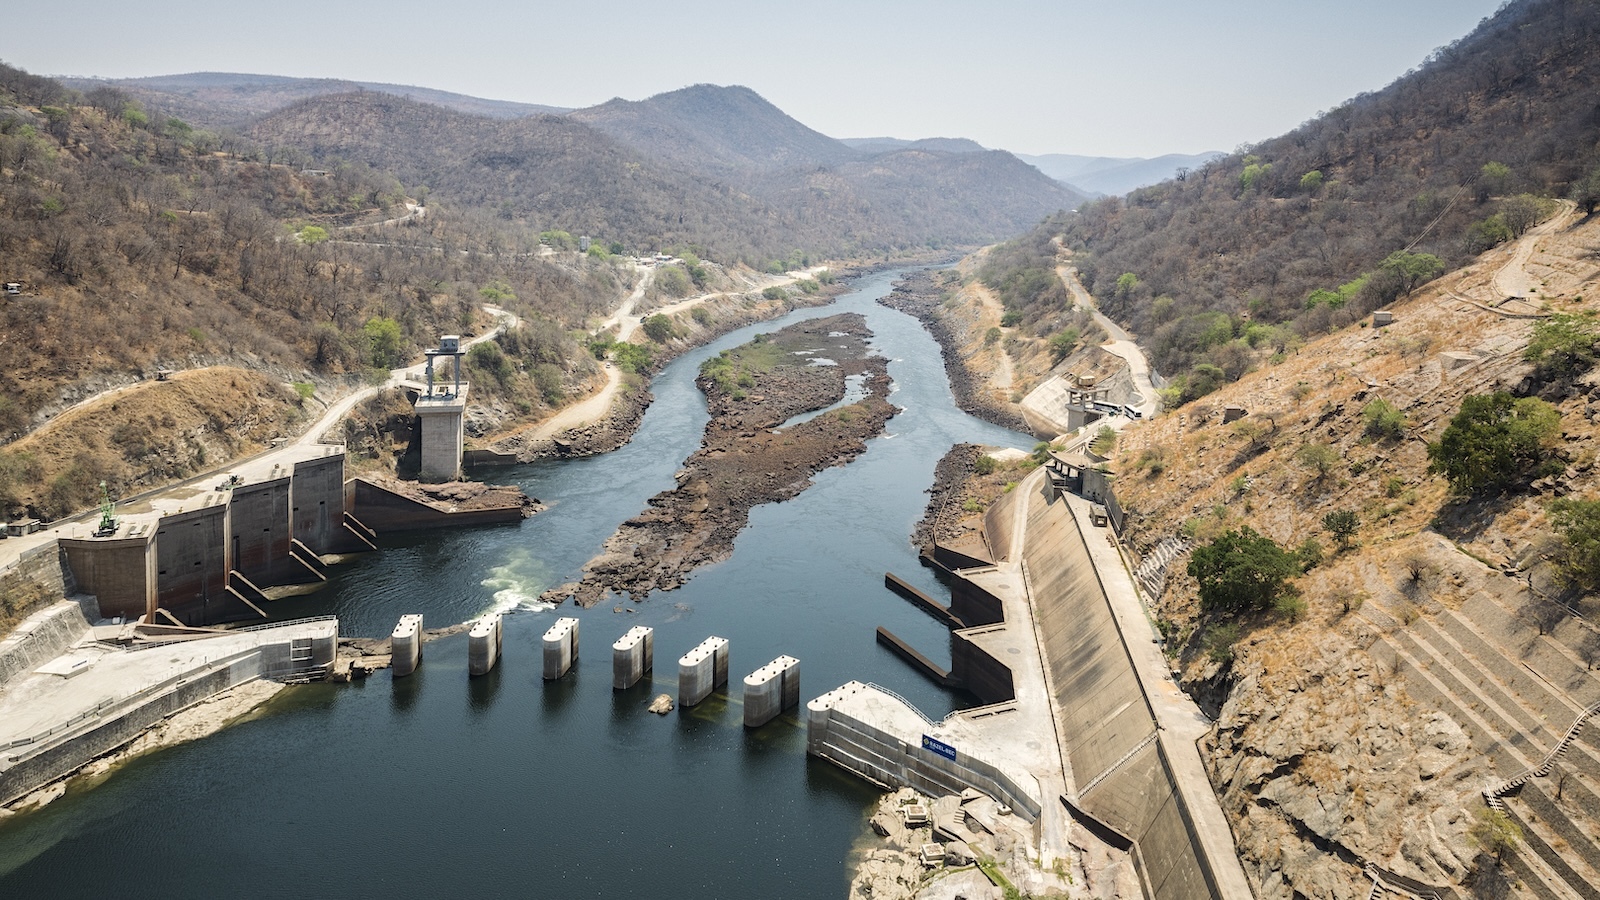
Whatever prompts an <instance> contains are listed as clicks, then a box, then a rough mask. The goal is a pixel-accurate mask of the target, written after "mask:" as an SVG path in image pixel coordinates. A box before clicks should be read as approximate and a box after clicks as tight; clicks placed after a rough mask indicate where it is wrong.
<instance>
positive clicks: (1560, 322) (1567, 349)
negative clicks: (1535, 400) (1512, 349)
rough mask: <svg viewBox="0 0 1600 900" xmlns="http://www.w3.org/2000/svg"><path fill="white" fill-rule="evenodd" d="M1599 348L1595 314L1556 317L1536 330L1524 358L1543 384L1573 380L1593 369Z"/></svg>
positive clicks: (1546, 321)
mask: <svg viewBox="0 0 1600 900" xmlns="http://www.w3.org/2000/svg"><path fill="white" fill-rule="evenodd" d="M1597 345H1600V327H1597V323H1596V321H1595V316H1594V314H1593V313H1587V312H1586V313H1581V314H1578V315H1573V314H1570V313H1557V314H1556V315H1553V316H1551V317H1549V318H1548V319H1541V320H1539V322H1538V323H1537V324H1535V325H1534V326H1533V336H1532V337H1531V338H1529V340H1528V349H1527V350H1525V351H1523V358H1524V359H1526V360H1527V361H1528V362H1530V363H1533V365H1534V368H1535V369H1537V370H1538V374H1539V375H1540V376H1541V378H1542V379H1543V380H1546V381H1549V380H1554V379H1558V378H1573V377H1576V376H1578V375H1582V374H1583V373H1584V372H1587V371H1589V369H1590V368H1592V367H1593V366H1594V363H1595V359H1596V357H1597V351H1596V349H1595V348H1596V346H1597Z"/></svg>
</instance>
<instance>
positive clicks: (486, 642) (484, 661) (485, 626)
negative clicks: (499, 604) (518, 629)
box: [467, 613, 503, 675]
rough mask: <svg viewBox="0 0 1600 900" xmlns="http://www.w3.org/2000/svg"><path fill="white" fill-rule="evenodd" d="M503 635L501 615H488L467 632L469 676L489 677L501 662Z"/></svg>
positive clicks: (473, 624)
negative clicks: (491, 671) (490, 672)
mask: <svg viewBox="0 0 1600 900" xmlns="http://www.w3.org/2000/svg"><path fill="white" fill-rule="evenodd" d="M502 634H503V632H502V631H501V628H500V614H499V613H488V614H486V615H484V616H482V617H481V618H479V619H478V620H477V621H476V622H473V623H472V630H471V631H469V632H467V674H468V675H487V674H489V671H490V670H491V669H493V668H494V666H495V663H497V662H499V661H500V647H501V640H502V637H501V636H502Z"/></svg>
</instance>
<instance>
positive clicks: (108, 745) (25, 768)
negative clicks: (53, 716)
mask: <svg viewBox="0 0 1600 900" xmlns="http://www.w3.org/2000/svg"><path fill="white" fill-rule="evenodd" d="M260 676H261V654H259V653H257V652H254V651H251V652H248V653H245V654H243V655H241V657H240V658H237V659H234V660H232V661H229V662H223V663H219V664H218V665H216V666H214V667H212V668H211V669H209V670H208V671H206V672H205V673H204V674H202V675H198V676H196V677H191V678H189V679H188V680H182V681H181V683H178V684H172V685H169V686H168V687H167V688H166V689H164V690H163V691H162V692H160V693H157V694H154V695H153V696H151V697H149V698H148V699H146V700H144V701H142V702H140V703H138V704H135V705H132V706H131V707H129V708H127V709H125V710H122V711H120V712H117V713H113V714H112V715H110V716H109V717H103V718H99V719H96V720H95V721H94V722H93V723H92V724H89V725H87V726H85V727H84V729H83V730H82V731H80V732H79V733H77V734H76V735H73V736H72V737H70V738H67V739H65V740H61V741H58V742H55V743H53V744H51V745H50V746H48V747H46V748H43V749H41V750H39V751H38V752H36V753H35V754H34V755H32V756H30V757H28V758H26V759H21V760H19V761H18V762H16V763H15V764H14V765H12V766H11V767H9V768H7V769H5V770H4V771H0V804H4V803H10V802H11V801H13V800H16V799H17V798H19V797H22V796H25V795H27V794H28V793H29V792H31V791H35V790H38V789H39V788H40V787H43V786H44V785H47V784H49V783H50V782H52V781H55V780H56V779H58V778H62V777H65V776H67V775H70V774H71V773H73V772H75V771H77V770H78V769H79V768H81V767H82V766H83V765H85V764H86V763H88V762H89V761H90V760H93V759H94V758H96V757H98V756H103V755H105V754H107V753H110V752H111V751H112V750H115V749H117V748H118V747H121V746H122V745H123V744H126V743H128V742H129V741H131V740H133V739H134V738H136V737H138V736H139V735H140V733H142V732H143V731H144V730H145V729H147V728H149V727H150V726H152V725H154V724H156V723H157V722H159V721H161V720H162V719H164V718H166V717H167V716H170V715H172V714H173V713H175V712H177V711H179V710H181V709H184V708H186V707H188V706H192V705H193V704H195V703H198V702H200V701H201V700H205V699H206V698H208V697H212V696H215V695H216V694H218V693H221V692H222V691H225V690H227V689H228V688H230V687H233V686H234V685H237V684H242V683H244V682H246V681H253V680H255V679H256V678H259V677H260ZM179 680H180V679H174V681H179Z"/></svg>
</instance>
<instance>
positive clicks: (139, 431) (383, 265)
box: [0, 65, 637, 518]
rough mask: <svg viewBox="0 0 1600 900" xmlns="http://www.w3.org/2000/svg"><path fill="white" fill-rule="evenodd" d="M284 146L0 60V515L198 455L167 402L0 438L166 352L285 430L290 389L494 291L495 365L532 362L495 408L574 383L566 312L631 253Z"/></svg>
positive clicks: (391, 354)
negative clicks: (44, 440)
mask: <svg viewBox="0 0 1600 900" xmlns="http://www.w3.org/2000/svg"><path fill="white" fill-rule="evenodd" d="M284 155H285V154H284V153H283V152H282V151H276V152H274V153H268V152H266V151H264V150H262V149H261V148H260V147H259V146H253V145H249V144H247V143H244V142H241V141H239V140H235V141H233V142H232V143H230V144H229V145H228V149H224V148H223V146H222V142H221V141H219V139H218V138H217V137H216V136H215V135H210V134H207V133H205V132H203V131H201V130H199V129H194V128H192V127H190V126H188V125H187V123H184V122H181V121H178V120H175V119H160V118H156V117H152V116H151V115H150V113H149V112H148V111H146V110H145V109H144V108H143V107H142V106H141V105H140V104H139V103H138V102H137V101H135V100H133V99H132V98H130V97H128V96H126V95H122V94H119V93H117V92H116V91H114V90H110V89H105V90H102V91H97V92H96V93H95V95H94V97H93V98H89V97H84V96H82V95H78V94H76V93H75V92H73V91H71V90H70V89H67V88H65V87H64V86H62V85H60V84H59V83H57V82H54V81H52V80H50V79H43V78H38V77H36V76H31V75H28V74H27V73H25V72H20V71H19V70H16V69H13V68H10V67H6V66H3V65H0V260H3V272H0V279H3V280H5V281H8V282H19V283H20V284H21V288H20V293H19V294H18V295H16V296H7V297H6V298H5V301H4V302H3V303H0V333H3V334H4V335H5V336H6V344H7V347H8V349H9V351H10V355H9V357H8V362H9V364H8V365H7V366H6V368H5V369H4V371H0V517H3V518H10V517H11V516H12V515H14V514H15V513H16V512H17V511H18V510H20V509H22V508H26V509H27V510H28V511H29V513H30V514H32V515H38V516H44V517H53V516H55V515H59V514H61V513H62V512H65V511H69V510H71V509H73V508H75V507H74V504H76V503H78V502H79V501H81V500H82V491H83V489H84V487H85V485H88V486H89V487H93V486H94V484H95V483H96V482H98V480H99V479H101V478H104V479H105V480H107V481H108V483H109V484H110V487H111V489H112V491H113V493H114V494H117V495H121V494H124V493H127V492H129V491H128V489H130V488H138V487H143V486H149V485H151V484H152V483H155V482H159V481H160V480H162V479H164V478H167V477H171V476H172V475H173V474H175V473H177V472H179V471H181V470H185V469H189V470H192V469H193V468H194V467H196V466H200V465H202V464H203V463H204V461H205V455H206V454H205V453H204V452H203V451H197V450H194V448H192V447H188V445H187V444H182V434H181V432H183V428H184V427H185V426H182V425H181V422H182V421H184V416H181V415H177V414H174V415H173V416H171V417H164V418H163V419H162V421H161V422H160V423H156V424H155V425H154V426H153V428H154V432H156V433H153V432H152V430H151V427H147V425H148V423H141V424H140V425H139V427H136V428H132V429H128V430H120V429H117V428H116V427H115V425H116V424H118V421H114V420H120V418H122V417H120V416H109V417H107V423H106V425H105V428H104V429H103V430H104V431H106V432H108V433H112V434H113V437H114V438H115V440H114V441H113V444H114V446H110V445H103V444H101V443H100V442H98V441H92V440H82V441H67V442H65V443H61V444H58V445H52V446H53V447H55V449H53V450H51V451H49V452H48V453H44V452H41V451H39V450H37V449H29V447H30V446H32V445H28V444H21V445H17V446H9V445H11V444H13V442H16V441H17V440H18V439H19V438H22V437H24V436H25V435H28V434H29V433H30V432H34V431H35V429H37V428H39V427H40V426H42V425H44V424H45V423H47V422H49V421H51V420H52V419H53V418H54V417H56V416H57V415H58V414H60V413H62V412H63V411H64V410H67V409H69V408H71V407H73V406H75V405H77V404H79V403H81V402H83V401H86V400H88V399H90V398H93V397H94V396H96V395H97V394H99V393H101V392H104V391H107V390H110V389H115V388H119V387H123V386H128V385H133V384H137V383H139V382H141V381H145V380H149V379H153V378H154V376H155V375H156V373H157V372H158V371H159V370H161V369H170V370H177V371H179V372H182V371H183V370H187V369H200V368H207V367H217V366H225V367H239V368H244V369H248V370H251V371H252V372H255V373H260V374H258V375H256V376H254V377H256V378H260V377H267V378H268V379H269V380H270V381H271V382H275V383H276V384H277V385H278V386H279V388H280V389H279V390H266V389H264V388H260V387H259V386H251V387H249V388H248V390H247V389H246V388H244V387H239V388H237V389H235V388H232V387H230V388H229V389H228V390H230V391H233V392H234V400H235V401H236V403H237V404H238V405H239V406H240V408H246V407H248V408H252V409H257V410H258V411H259V419H260V420H261V421H262V422H271V423H275V424H274V426H273V427H274V429H275V430H277V431H279V432H280V433H281V432H283V431H285V430H292V426H294V425H295V424H296V423H297V422H298V421H299V418H300V415H299V409H298V408H299V406H300V405H301V404H302V403H303V402H305V401H304V397H305V395H306V394H307V393H309V392H313V391H320V392H333V393H337V392H338V391H340V390H343V389H345V388H346V387H348V386H349V385H350V384H351V383H352V382H359V381H360V380H362V379H363V378H365V377H367V375H368V374H369V373H371V372H372V371H374V370H381V369H387V368H391V367H393V366H394V365H397V364H398V363H399V362H401V361H404V360H409V359H411V358H412V356H413V355H414V354H415V353H416V351H417V350H418V349H419V348H420V347H423V346H433V342H434V341H435V340H437V338H438V336H439V335H440V334H444V333H466V334H469V335H470V334H472V333H473V332H474V331H476V330H477V329H478V328H480V327H482V325H481V324H480V323H482V322H483V321H485V320H486V319H487V318H488V317H487V316H486V315H485V314H484V313H483V312H481V311H480V306H481V304H483V303H484V302H485V300H487V299H492V300H493V302H495V303H497V304H499V305H500V306H502V307H505V308H508V309H511V310H512V311H514V312H516V313H517V314H518V315H520V316H521V317H522V318H523V320H524V322H525V324H524V325H523V326H522V327H521V328H519V329H518V330H517V332H516V333H515V335H513V336H508V337H507V338H506V340H505V341H504V342H503V343H504V345H505V347H506V349H507V358H506V359H505V360H504V361H501V362H500V363H499V366H500V368H501V369H503V370H504V373H505V375H506V378H504V379H502V380H504V381H506V382H507V384H508V385H509V384H511V383H512V382H518V383H520V382H521V381H524V380H527V378H525V377H523V375H524V374H526V376H528V377H533V376H537V380H538V381H539V382H540V388H539V390H537V391H533V390H528V391H525V392H524V393H526V394H528V395H530V396H531V398H532V399H529V398H528V397H523V396H513V395H514V394H515V393H516V392H515V391H512V390H510V389H508V390H507V392H506V393H507V397H506V398H505V402H506V403H507V405H508V406H515V407H516V409H517V410H518V411H519V412H524V413H528V414H534V413H538V412H539V411H541V410H543V409H544V408H545V407H546V405H559V404H560V403H561V402H562V401H564V399H565V398H566V396H568V395H569V394H570V393H571V392H573V391H575V390H579V389H581V388H582V386H583V385H584V383H585V382H586V379H588V378H589V377H590V376H591V374H592V373H591V372H590V370H591V369H592V368H594V363H593V361H592V358H591V357H590V354H588V353H587V352H586V351H585V350H584V348H582V347H580V346H579V345H578V344H577V342H576V341H575V340H574V339H573V337H572V336H571V333H570V332H571V330H572V329H574V328H581V327H583V326H586V325H587V324H589V322H590V320H591V318H593V319H598V318H599V315H598V314H600V313H602V312H609V311H610V310H611V309H613V308H614V307H615V306H616V305H617V303H618V302H619V300H620V298H621V297H622V296H624V295H625V292H626V291H628V290H629V289H631V288H632V286H633V280H634V279H635V278H636V277H637V276H636V271H635V269H634V267H633V266H632V265H631V264H623V263H621V262H619V261H614V260H612V259H610V258H609V257H608V256H607V254H605V252H604V251H603V249H602V250H600V251H599V252H597V253H592V254H589V255H579V254H577V253H575V252H573V253H559V254H551V255H541V254H537V253H536V252H534V251H536V250H537V248H538V236H537V235H532V234H527V233H526V232H520V233H519V232H518V231H515V230H513V229H511V228H509V227H507V226H505V225H503V224H502V223H501V222H500V221H499V220H497V219H492V218H487V217H484V218H478V217H475V216H474V215H472V214H471V213H470V212H468V213H465V214H464V213H463V212H462V211H460V209H459V208H451V207H450V206H448V205H444V204H436V203H435V204H429V205H428V206H426V207H423V206H421V205H419V204H417V203H416V202H415V201H413V200H412V199H411V198H408V197H407V196H406V193H405V190H404V189H403V188H402V187H401V185H400V182H399V181H398V180H396V179H395V178H394V177H393V176H392V175H388V174H386V173H384V172H382V171H380V170H375V169H372V168H370V167H367V166H351V165H340V166H337V167H334V168H331V169H329V170H325V171H323V172H307V171H303V170H302V168H301V166H300V165H293V166H290V165H285V164H283V162H281V160H282V159H283V158H284ZM275 160H276V161H275ZM445 248H449V249H450V251H451V252H448V253H446V252H443V251H444V250H445ZM507 251H510V252H507ZM513 373H516V374H517V377H515V378H513V377H511V375H512V374H513ZM291 382H292V383H295V389H294V390H290V389H289V388H288V387H287V386H286V385H287V384H288V383H291ZM227 383H228V384H230V385H231V384H232V382H227ZM244 383H245V382H243V381H241V382H239V384H241V385H242V384H244ZM252 385H253V382H252ZM485 391H489V392H490V393H489V394H488V396H493V391H492V390H491V389H490V388H489V387H488V386H487V385H486V386H485ZM191 412H194V413H195V414H204V415H209V413H204V410H201V409H199V408H196V409H195V410H192V411H191ZM168 419H170V422H169V421H168ZM196 427H198V428H200V429H201V430H202V431H203V430H204V427H207V426H196ZM161 429H166V431H165V432H162V431H161ZM280 436H281V434H280ZM172 441H178V442H179V444H173V443H171V442H172ZM158 446H159V447H169V446H171V447H177V449H175V450H173V451H172V452H171V453H169V454H168V455H170V456H172V457H173V459H174V460H176V461H175V462H173V463H172V464H171V465H165V464H163V465H155V464H154V463H149V462H141V460H142V458H143V457H145V456H147V455H148V453H149V452H151V448H153V447H158ZM212 449H213V450H215V448H212ZM191 451H193V452H191ZM163 452H166V451H163ZM45 456H48V457H50V458H49V459H45V458H44V457H45ZM211 459H212V460H213V461H214V460H215V459H216V454H215V453H213V454H212V456H211ZM63 473H66V474H68V476H69V477H68V478H67V482H65V483H64V484H63V486H62V487H63V489H61V490H58V489H57V488H56V486H55V485H54V484H53V482H54V480H55V479H56V478H57V476H58V475H61V474H63ZM67 488H70V489H67Z"/></svg>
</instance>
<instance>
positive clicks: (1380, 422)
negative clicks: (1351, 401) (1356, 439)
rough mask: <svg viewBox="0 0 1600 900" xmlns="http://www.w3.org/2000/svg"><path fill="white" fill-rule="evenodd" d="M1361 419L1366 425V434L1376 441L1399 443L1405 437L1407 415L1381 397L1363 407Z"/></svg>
mask: <svg viewBox="0 0 1600 900" xmlns="http://www.w3.org/2000/svg"><path fill="white" fill-rule="evenodd" d="M1361 418H1362V421H1364V422H1365V423H1366V429H1365V431H1364V433H1365V434H1366V436H1367V437H1369V438H1372V439H1373V440H1375V441H1398V440H1399V439H1401V438H1402V437H1405V434H1406V414H1405V413H1403V412H1401V411H1400V410H1398V409H1395V407H1394V405H1393V404H1391V403H1390V402H1389V401H1387V400H1384V399H1383V398H1381V397H1380V398H1377V399H1375V400H1370V401H1368V402H1367V405H1366V406H1363V407H1361Z"/></svg>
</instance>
